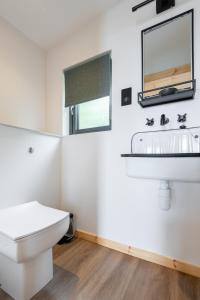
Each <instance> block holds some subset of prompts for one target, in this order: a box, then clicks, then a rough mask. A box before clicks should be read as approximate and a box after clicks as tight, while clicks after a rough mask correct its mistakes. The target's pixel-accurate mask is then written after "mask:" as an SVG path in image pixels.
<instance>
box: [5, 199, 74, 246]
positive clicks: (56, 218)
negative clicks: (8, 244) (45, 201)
mask: <svg viewBox="0 0 200 300" xmlns="http://www.w3.org/2000/svg"><path fill="white" fill-rule="evenodd" d="M67 217H69V213H67V212H64V211H61V210H58V209H54V208H50V207H47V206H44V205H42V204H40V203H38V202H37V201H33V202H30V203H25V204H22V205H18V206H14V207H9V208H5V209H1V210H0V234H1V235H4V236H5V237H7V238H9V239H11V240H13V241H18V240H21V239H23V238H26V237H29V236H32V235H34V234H38V233H40V232H41V231H43V230H45V229H48V228H49V227H50V226H52V225H56V224H57V223H59V222H60V221H61V220H63V219H64V218H67ZM36 220H37V221H36Z"/></svg>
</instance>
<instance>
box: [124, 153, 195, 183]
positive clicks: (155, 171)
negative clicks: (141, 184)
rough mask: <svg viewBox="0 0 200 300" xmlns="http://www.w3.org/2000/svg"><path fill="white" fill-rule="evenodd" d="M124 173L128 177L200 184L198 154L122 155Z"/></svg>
mask: <svg viewBox="0 0 200 300" xmlns="http://www.w3.org/2000/svg"><path fill="white" fill-rule="evenodd" d="M123 157H125V159H126V173H127V175H128V176H130V177H134V178H144V179H157V180H170V181H186V182H200V153H195V154H185V155H183V156H180V155H179V154H172V156H168V155H162V156H161V155H157V154H155V155H154V156H151V155H148V154H145V156H141V155H134V154H133V155H128V154H127V155H123Z"/></svg>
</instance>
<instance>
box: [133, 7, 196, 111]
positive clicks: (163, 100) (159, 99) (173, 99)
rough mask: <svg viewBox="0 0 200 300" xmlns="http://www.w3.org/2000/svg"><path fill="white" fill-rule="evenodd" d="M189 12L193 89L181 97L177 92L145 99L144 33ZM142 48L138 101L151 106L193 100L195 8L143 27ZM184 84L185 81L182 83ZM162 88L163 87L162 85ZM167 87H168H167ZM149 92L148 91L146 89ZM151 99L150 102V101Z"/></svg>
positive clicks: (194, 85)
mask: <svg viewBox="0 0 200 300" xmlns="http://www.w3.org/2000/svg"><path fill="white" fill-rule="evenodd" d="M187 14H191V23H192V24H191V25H192V26H191V29H192V32H191V37H192V41H191V44H192V45H191V63H192V80H191V83H192V88H191V90H189V91H190V92H184V94H182V95H181V97H180V96H179V97H178V96H177V95H176V94H174V95H171V96H160V97H159V96H157V99H156V100H155V99H154V100H152V101H151V98H152V99H153V98H155V97H156V96H155V97H154V96H152V97H150V98H148V99H145V98H144V97H143V94H144V93H145V91H144V33H145V32H146V31H149V30H152V29H154V28H156V27H159V26H161V25H163V24H166V23H169V22H171V21H173V20H175V19H178V18H180V17H182V16H184V15H187ZM141 50H142V53H141V54H142V56H141V57H142V92H140V93H138V103H139V104H140V105H141V106H142V107H149V106H154V105H161V104H167V103H172V102H177V101H184V100H192V99H194V95H195V91H196V80H195V78H194V9H190V10H188V11H185V12H183V13H181V14H179V15H176V16H174V17H172V18H170V19H167V20H164V21H162V22H160V23H157V24H155V25H153V26H150V27H148V28H146V29H143V30H142V31H141ZM182 84H183V83H182ZM177 85H180V84H177ZM173 86H175V85H172V86H168V87H173ZM161 88H162V87H161ZM166 88H167V87H166ZM158 89H160V88H157V90H158ZM146 92H147V91H146ZM148 101H149V103H148Z"/></svg>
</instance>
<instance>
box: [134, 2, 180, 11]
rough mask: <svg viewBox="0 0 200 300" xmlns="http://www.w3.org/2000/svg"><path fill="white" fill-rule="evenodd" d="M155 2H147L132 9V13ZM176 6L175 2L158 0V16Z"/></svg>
mask: <svg viewBox="0 0 200 300" xmlns="http://www.w3.org/2000/svg"><path fill="white" fill-rule="evenodd" d="M153 1H155V0H146V1H144V2H142V3H140V4H138V5H136V6H134V7H133V8H132V12H135V11H136V10H138V9H139V8H141V7H143V6H146V5H147V4H149V3H151V2H153ZM173 6H175V0H156V12H157V14H159V13H161V12H163V11H165V10H167V9H169V8H171V7H173Z"/></svg>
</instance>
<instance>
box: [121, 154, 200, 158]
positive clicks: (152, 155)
mask: <svg viewBox="0 0 200 300" xmlns="http://www.w3.org/2000/svg"><path fill="white" fill-rule="evenodd" d="M121 157H155V158H158V157H200V153H165V154H141V153H129V154H121Z"/></svg>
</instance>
